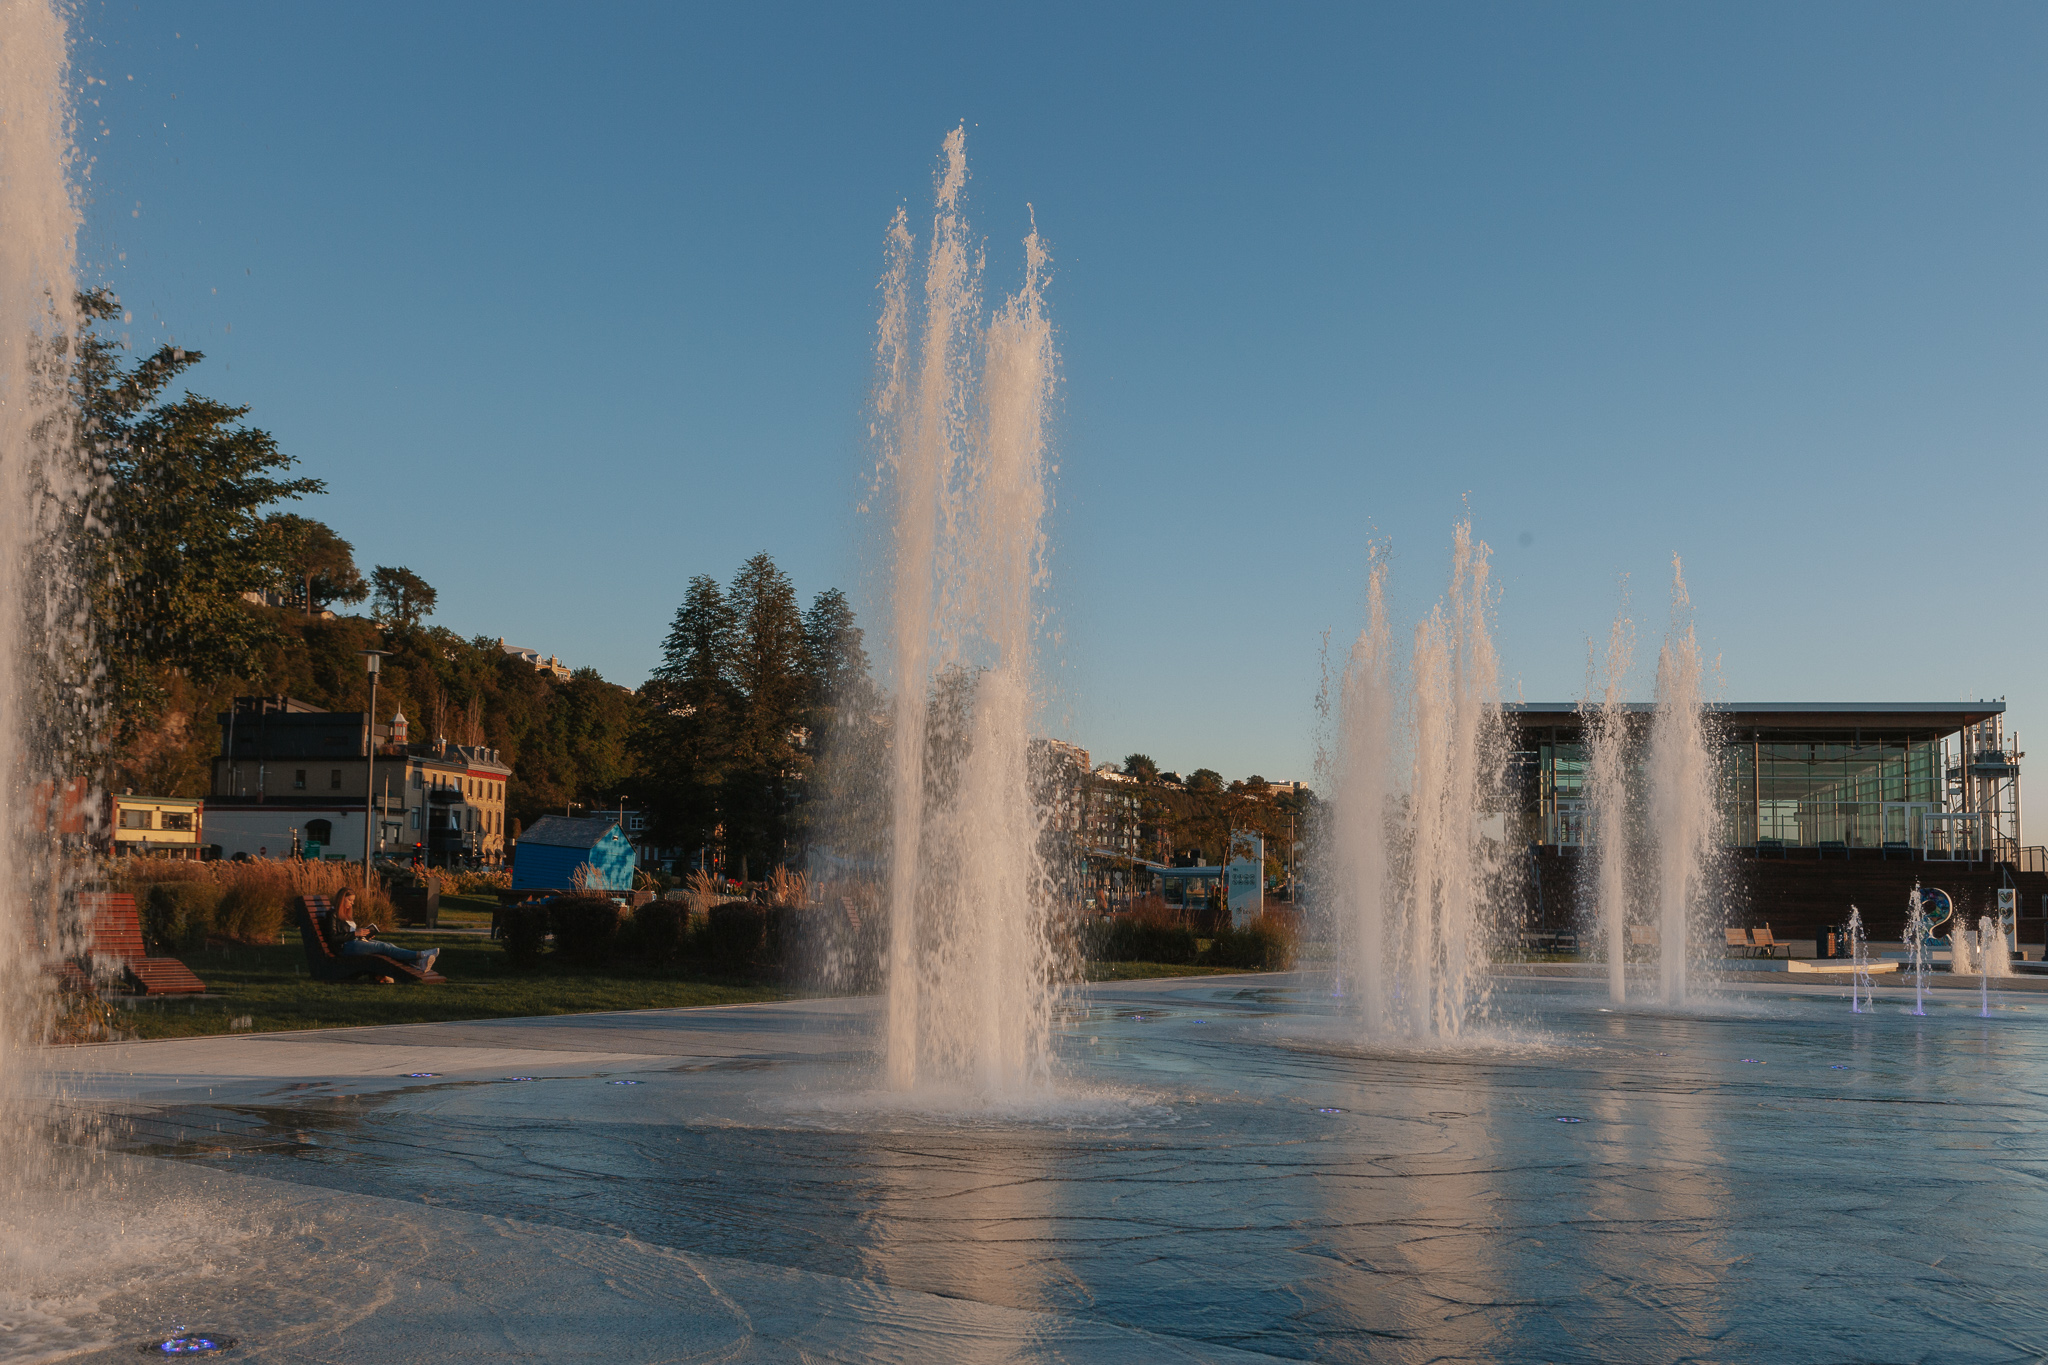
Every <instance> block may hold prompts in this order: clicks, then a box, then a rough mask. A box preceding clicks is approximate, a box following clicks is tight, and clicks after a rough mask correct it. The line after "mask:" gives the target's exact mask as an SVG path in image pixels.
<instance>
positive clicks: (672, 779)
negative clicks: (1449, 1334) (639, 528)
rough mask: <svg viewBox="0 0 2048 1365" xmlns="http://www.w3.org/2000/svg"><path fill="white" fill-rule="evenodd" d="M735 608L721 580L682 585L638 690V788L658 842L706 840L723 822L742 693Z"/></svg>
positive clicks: (702, 576) (703, 577) (706, 579)
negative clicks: (730, 672) (653, 663)
mask: <svg viewBox="0 0 2048 1365" xmlns="http://www.w3.org/2000/svg"><path fill="white" fill-rule="evenodd" d="M733 624H734V623H733V613H732V607H731V605H730V604H729V603H728V602H727V601H726V599H725V592H724V590H723V589H722V588H720V587H719V585H718V580H716V579H714V578H712V577H711V576H710V575H708V574H698V575H697V576H696V577H695V578H692V579H691V580H690V582H689V586H688V587H687V588H686V589H685V590H684V594H683V602H682V605H681V606H679V607H677V608H676V614H675V620H674V621H673V623H671V625H670V626H669V632H668V638H667V639H666V640H664V641H663V642H662V648H661V664H660V666H659V667H657V668H656V669H655V670H654V676H653V677H652V678H650V679H648V681H647V685H646V686H645V687H643V688H641V690H640V695H641V729H640V733H639V735H638V736H637V738H636V741H635V747H636V748H637V749H638V751H639V752H640V754H641V755H642V758H641V767H642V770H643V779H642V782H641V785H642V787H643V788H644V790H643V791H642V793H641V796H642V799H643V802H644V804H645V805H646V808H647V813H648V816H649V819H650V822H651V824H652V832H653V834H654V837H655V839H656V841H657V842H658V843H663V844H670V845H678V846H682V847H694V846H701V845H704V844H708V843H710V842H711V841H712V839H713V838H714V837H715V836H716V834H717V832H718V829H719V827H720V824H721V819H722V816H721V813H722V810H723V805H724V802H723V796H724V786H725V780H726V773H727V770H728V769H729V768H730V766H731V763H732V730H733V725H734V723H735V719H736V714H737V712H738V709H739V698H738V696H737V695H736V692H735V689H734V687H733V685H732V683H731V681H730V680H729V679H728V678H727V676H726V662H727V658H728V656H729V655H730V653H731V649H732V635H733Z"/></svg>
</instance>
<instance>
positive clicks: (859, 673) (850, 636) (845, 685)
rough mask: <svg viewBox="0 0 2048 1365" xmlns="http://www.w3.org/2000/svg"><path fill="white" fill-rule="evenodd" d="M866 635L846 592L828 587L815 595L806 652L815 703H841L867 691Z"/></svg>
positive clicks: (807, 619) (806, 625)
mask: <svg viewBox="0 0 2048 1365" xmlns="http://www.w3.org/2000/svg"><path fill="white" fill-rule="evenodd" d="M864 639H865V632H863V631H862V630H861V628H860V627H859V626H857V625H855V624H854V623H853V607H852V606H851V605H849V604H848V602H847V600H846V594H845V593H843V592H841V591H839V589H837V588H827V589H825V590H824V591H823V592H821V593H819V594H818V595H817V596H816V597H814V598H812V599H811V609H810V610H809V611H807V612H805V613H804V653H805V656H806V658H807V659H808V660H809V665H810V674H811V682H812V687H813V689H814V693H815V695H814V697H813V705H814V706H817V707H820V708H825V707H836V706H840V705H843V704H845V703H846V702H847V701H851V700H856V694H859V693H864V692H865V690H866V685H867V681H868V652H867V648H866V645H865V643H864ZM858 700H862V701H864V700H866V698H865V697H864V696H861V697H858Z"/></svg>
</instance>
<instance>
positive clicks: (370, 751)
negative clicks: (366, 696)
mask: <svg viewBox="0 0 2048 1365" xmlns="http://www.w3.org/2000/svg"><path fill="white" fill-rule="evenodd" d="M356 653H358V654H360V655H362V656H363V664H364V666H365V667H366V668H368V669H369V670H370V711H369V715H368V716H367V717H366V719H367V720H368V721H369V726H370V728H369V730H368V732H367V734H366V736H365V739H366V743H365V744H364V745H363V755H364V757H365V758H367V759H368V760H369V762H368V764H367V766H365V767H364V769H363V894H364V895H365V896H368V895H369V894H370V850H371V849H372V848H373V847H374V846H375V841H376V826H377V675H378V674H379V673H380V672H381V671H382V668H383V663H384V660H385V658H386V657H387V656H388V655H389V654H390V653H391V651H390V650H388V649H359V650H357V651H356Z"/></svg>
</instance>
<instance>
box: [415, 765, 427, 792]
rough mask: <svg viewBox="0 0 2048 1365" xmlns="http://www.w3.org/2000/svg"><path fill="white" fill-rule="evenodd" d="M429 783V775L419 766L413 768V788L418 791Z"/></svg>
mask: <svg viewBox="0 0 2048 1365" xmlns="http://www.w3.org/2000/svg"><path fill="white" fill-rule="evenodd" d="M426 785H427V775H426V774H425V773H424V772H422V771H420V770H419V769H418V768H414V769H413V770H412V789H413V790H414V791H418V790H419V789H420V788H422V787H424V786H426Z"/></svg>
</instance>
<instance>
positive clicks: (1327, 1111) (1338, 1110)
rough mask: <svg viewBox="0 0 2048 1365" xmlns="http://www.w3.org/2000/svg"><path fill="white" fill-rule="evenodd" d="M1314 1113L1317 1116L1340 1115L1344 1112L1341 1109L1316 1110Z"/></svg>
mask: <svg viewBox="0 0 2048 1365" xmlns="http://www.w3.org/2000/svg"><path fill="white" fill-rule="evenodd" d="M1316 1112H1317V1113H1318V1114H1341V1113H1343V1112H1344V1111H1343V1110H1342V1109H1318V1110H1316Z"/></svg>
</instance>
